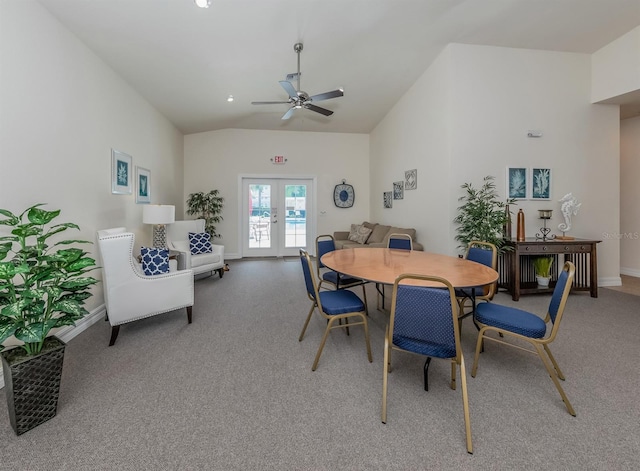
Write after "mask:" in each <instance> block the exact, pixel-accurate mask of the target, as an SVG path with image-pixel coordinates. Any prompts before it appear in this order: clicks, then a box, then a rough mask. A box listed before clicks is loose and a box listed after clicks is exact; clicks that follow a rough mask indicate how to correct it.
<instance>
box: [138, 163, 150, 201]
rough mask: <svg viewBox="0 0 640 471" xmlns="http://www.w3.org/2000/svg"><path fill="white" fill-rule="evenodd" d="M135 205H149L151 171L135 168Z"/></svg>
mask: <svg viewBox="0 0 640 471" xmlns="http://www.w3.org/2000/svg"><path fill="white" fill-rule="evenodd" d="M136 203H141V204H147V203H151V170H148V169H146V168H142V167H136Z"/></svg>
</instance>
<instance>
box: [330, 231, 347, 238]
mask: <svg viewBox="0 0 640 471" xmlns="http://www.w3.org/2000/svg"><path fill="white" fill-rule="evenodd" d="M349 234H350V232H349V231H336V232H334V233H333V238H334V239H335V240H349Z"/></svg>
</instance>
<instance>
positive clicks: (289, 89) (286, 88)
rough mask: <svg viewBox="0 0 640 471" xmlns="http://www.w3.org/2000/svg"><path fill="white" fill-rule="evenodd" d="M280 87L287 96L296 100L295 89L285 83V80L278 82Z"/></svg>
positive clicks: (288, 83) (289, 83)
mask: <svg viewBox="0 0 640 471" xmlns="http://www.w3.org/2000/svg"><path fill="white" fill-rule="evenodd" d="M279 83H280V85H282V88H284V91H285V92H287V94H288V95H289V96H290V97H291V98H293V99H294V100H297V99H298V92H297V91H296V89H295V87H294V86H293V85H291V82H287V81H286V80H280V82H279Z"/></svg>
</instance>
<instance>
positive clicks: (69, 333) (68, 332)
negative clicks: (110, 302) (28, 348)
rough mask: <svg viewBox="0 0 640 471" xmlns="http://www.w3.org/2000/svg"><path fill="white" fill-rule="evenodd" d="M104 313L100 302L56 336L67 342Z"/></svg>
mask: <svg viewBox="0 0 640 471" xmlns="http://www.w3.org/2000/svg"><path fill="white" fill-rule="evenodd" d="M105 313H106V308H105V305H104V304H101V305H100V306H98V307H97V308H95V309H94V310H93V311H91V312H90V313H89V314H87V315H86V316H84V317H83V318H82V319H80V320H79V321H78V322H76V325H75V326H72V325H70V326H67V327H64V328H62V329H60V330H58V331H57V332H56V337H58V338H59V339H60V340H62V341H63V342H65V343H66V342H68V341H69V340H71V339H72V338H74V337H76V336H78V335H80V334H81V333H82V332H84V331H85V330H87V329H88V328H89V327H91V326H92V325H93V324H95V323H96V322H98V321H100V320H103V319H104V316H105ZM1 371H2V365H0V372H1ZM2 388H4V375H2V376H0V389H2Z"/></svg>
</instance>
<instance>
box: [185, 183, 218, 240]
mask: <svg viewBox="0 0 640 471" xmlns="http://www.w3.org/2000/svg"><path fill="white" fill-rule="evenodd" d="M219 193H220V192H219V191H218V190H211V191H210V192H209V193H204V192H202V191H201V192H199V193H191V194H190V195H189V198H188V199H187V214H189V215H196V216H197V217H198V218H199V219H204V220H205V225H204V230H205V231H207V232H208V233H209V234H210V235H211V238H215V237H222V236H221V235H220V234H218V233H217V232H216V226H215V225H216V224H218V223H219V222H220V221H222V215H221V213H222V208H223V207H224V198H223V197H222V196H220V195H219Z"/></svg>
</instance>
